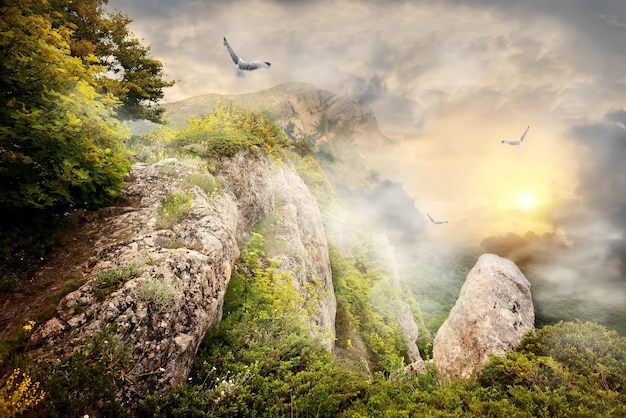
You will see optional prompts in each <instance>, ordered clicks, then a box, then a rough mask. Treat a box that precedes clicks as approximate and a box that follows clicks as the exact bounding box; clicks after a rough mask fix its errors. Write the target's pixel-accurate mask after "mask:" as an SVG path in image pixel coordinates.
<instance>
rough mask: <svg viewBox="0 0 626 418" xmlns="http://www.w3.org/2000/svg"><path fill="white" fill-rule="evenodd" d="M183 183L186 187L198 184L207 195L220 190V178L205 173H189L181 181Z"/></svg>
mask: <svg viewBox="0 0 626 418" xmlns="http://www.w3.org/2000/svg"><path fill="white" fill-rule="evenodd" d="M183 185H184V187H187V188H192V187H194V186H198V187H199V188H201V189H202V190H203V191H204V192H205V193H206V194H208V195H215V194H217V193H221V192H222V182H221V181H220V179H218V178H215V177H213V176H211V175H207V174H198V173H195V174H190V175H189V176H188V177H187V178H186V179H185V181H184V182H183Z"/></svg>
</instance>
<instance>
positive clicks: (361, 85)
mask: <svg viewBox="0 0 626 418" xmlns="http://www.w3.org/2000/svg"><path fill="white" fill-rule="evenodd" d="M346 85H347V90H348V96H349V97H350V98H352V99H353V100H356V101H357V102H359V103H370V102H373V101H375V100H377V99H380V98H381V97H382V96H383V95H384V94H385V93H386V92H387V85H386V84H385V82H384V80H383V79H382V78H381V77H380V76H379V75H377V74H374V75H373V76H371V77H369V78H365V77H359V76H354V77H351V78H349V79H348V80H346Z"/></svg>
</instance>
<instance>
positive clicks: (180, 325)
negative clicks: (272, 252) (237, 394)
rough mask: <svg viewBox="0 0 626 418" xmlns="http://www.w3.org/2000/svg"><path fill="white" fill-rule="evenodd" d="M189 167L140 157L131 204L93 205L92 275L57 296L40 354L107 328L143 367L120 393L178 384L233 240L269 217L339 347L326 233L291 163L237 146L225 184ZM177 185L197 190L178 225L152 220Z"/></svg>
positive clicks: (224, 282)
mask: <svg viewBox="0 0 626 418" xmlns="http://www.w3.org/2000/svg"><path fill="white" fill-rule="evenodd" d="M193 173H195V174H198V173H201V170H200V169H199V168H193V167H187V166H185V165H183V164H181V163H180V162H178V161H177V160H174V159H168V160H164V161H162V162H160V163H158V164H156V165H147V164H136V165H134V166H133V170H132V173H131V174H130V175H129V177H128V179H127V183H126V186H125V188H124V189H123V192H122V193H123V194H122V196H121V199H119V201H120V202H124V203H123V204H122V205H121V206H117V207H109V208H106V209H103V210H101V211H98V212H96V213H94V214H92V215H91V216H93V217H98V218H99V219H100V224H101V225H102V231H101V235H100V237H99V239H98V240H96V241H95V242H94V247H95V253H96V256H95V257H92V261H90V263H89V266H86V267H85V270H86V271H87V274H88V275H89V277H90V279H89V280H88V281H87V282H86V283H85V284H84V285H83V286H81V287H80V288H79V289H78V290H76V291H74V292H71V293H69V294H68V295H66V296H65V297H64V298H63V299H62V300H61V302H60V303H59V305H58V308H57V311H56V315H55V317H54V318H53V319H51V320H50V321H48V322H47V323H46V324H43V326H41V327H38V328H37V329H36V331H35V332H34V333H33V335H32V336H31V338H30V341H29V345H28V347H29V349H31V350H35V351H36V352H37V353H39V354H38V356H39V357H40V358H43V359H45V358H46V357H47V356H48V355H49V354H51V352H52V351H53V350H51V348H52V347H54V349H55V350H56V352H57V353H59V352H60V353H62V354H64V355H66V356H71V355H72V354H73V353H74V352H75V350H76V349H77V348H78V347H82V346H86V345H87V343H88V341H90V340H91V341H93V339H94V337H96V336H98V335H102V332H106V335H107V339H106V342H107V344H109V343H110V344H112V345H113V344H120V345H130V351H131V356H132V363H133V366H132V376H140V377H141V378H136V379H135V380H134V382H132V384H131V383H130V380H129V381H128V382H127V384H126V385H125V386H123V387H122V388H121V389H120V392H119V394H118V395H119V397H120V398H121V399H122V400H123V401H125V402H126V403H128V404H130V405H132V404H133V402H136V401H137V400H139V399H142V398H143V397H144V396H145V395H146V394H148V393H152V392H155V391H156V392H160V391H163V390H165V389H166V388H167V387H169V386H172V385H178V384H181V383H182V382H184V381H185V379H186V378H187V375H188V373H189V371H190V369H191V366H192V364H193V359H194V357H195V355H196V352H197V349H198V346H199V344H200V342H201V341H202V339H203V337H204V335H205V333H206V332H207V330H209V329H210V328H211V327H213V326H214V325H216V324H217V323H218V322H219V321H220V320H221V316H222V305H223V297H224V294H225V292H226V288H227V286H228V283H229V280H230V275H231V271H232V269H233V267H234V265H235V263H236V261H237V259H238V257H239V255H240V248H239V247H238V242H242V241H243V240H244V239H245V235H246V234H247V233H248V231H249V229H250V228H251V227H252V226H253V225H255V224H256V223H258V222H259V221H261V220H262V219H264V218H267V217H268V216H276V217H277V219H279V223H282V225H283V227H281V231H282V232H281V233H282V234H283V237H284V242H285V247H284V254H283V256H282V257H281V259H282V260H283V262H284V266H282V268H284V269H285V270H288V271H289V272H290V273H291V274H292V276H293V277H294V281H295V282H297V283H296V284H297V285H298V287H299V289H301V291H304V289H305V287H306V286H305V285H306V283H307V282H308V281H311V282H313V281H314V282H315V285H316V286H318V287H319V291H320V294H322V295H323V297H320V298H318V300H317V303H318V304H319V309H318V310H316V313H315V315H314V317H312V318H310V322H311V324H312V325H316V327H315V328H316V329H322V328H323V329H324V330H325V331H327V332H328V334H327V335H325V337H326V340H325V341H326V343H327V345H328V346H329V349H330V348H332V346H333V341H334V320H335V309H336V302H335V299H334V292H333V288H332V279H331V274H330V262H329V255H328V249H327V247H326V239H325V236H324V230H323V228H322V223H321V217H320V213H319V209H318V208H317V206H316V204H315V202H314V200H313V198H312V197H311V196H310V194H308V190H307V189H306V187H305V186H304V184H303V183H302V180H301V179H300V178H299V177H298V175H297V174H296V172H295V170H294V169H293V168H291V167H290V166H288V165H283V166H280V167H277V166H276V165H274V164H273V163H272V162H271V161H270V160H269V159H268V158H267V157H266V156H265V155H263V154H254V153H246V154H245V155H244V154H238V155H236V156H235V157H233V158H232V159H231V158H225V159H223V160H222V161H221V162H220V168H219V177H220V179H221V180H222V185H223V191H222V192H220V193H207V192H205V191H204V190H202V189H201V188H200V187H198V186H190V185H189V182H188V181H186V180H187V179H188V178H189V175H190V174H193ZM201 174H202V173H201ZM203 174H206V173H203ZM173 193H182V194H189V193H190V194H191V196H192V199H191V207H190V209H189V211H188V212H187V213H186V215H185V216H184V217H183V218H182V219H181V220H180V221H178V222H176V223H175V224H174V225H172V226H171V227H162V226H161V227H159V228H157V225H156V223H157V216H158V213H159V211H160V210H162V209H161V206H162V199H163V198H165V197H166V196H170V195H172V194H173ZM51 360H52V359H51Z"/></svg>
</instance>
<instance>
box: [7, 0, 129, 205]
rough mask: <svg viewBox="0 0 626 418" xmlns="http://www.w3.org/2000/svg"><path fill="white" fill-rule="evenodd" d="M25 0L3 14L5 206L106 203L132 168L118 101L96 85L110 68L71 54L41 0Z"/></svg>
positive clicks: (64, 34) (65, 34)
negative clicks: (40, 10)
mask: <svg viewBox="0 0 626 418" xmlns="http://www.w3.org/2000/svg"><path fill="white" fill-rule="evenodd" d="M17 3H19V4H14V5H9V6H3V7H2V8H1V17H0V52H1V53H2V56H3V60H2V61H1V63H0V134H1V136H0V207H2V208H4V209H9V210H12V209H13V210H15V209H20V208H36V209H42V208H60V209H63V208H67V207H71V206H94V205H101V204H103V203H105V202H106V201H107V200H108V199H109V198H111V197H114V196H116V195H117V194H118V192H119V189H120V187H121V185H122V182H123V179H124V176H125V174H126V172H127V170H128V168H129V163H128V160H127V158H126V156H125V152H124V148H123V144H122V141H123V140H124V139H125V138H126V137H127V132H126V130H125V129H123V127H122V126H121V125H120V124H119V122H117V121H116V120H115V119H113V118H111V116H112V112H113V110H114V105H115V101H114V99H113V97H111V96H110V95H102V94H99V93H98V92H97V91H96V89H95V88H94V82H95V80H97V79H98V77H101V75H102V73H103V72H104V68H103V67H100V66H98V65H85V64H84V62H83V60H81V59H79V58H76V57H73V56H71V54H70V47H69V42H70V35H71V33H70V30H69V29H68V28H67V27H59V28H54V27H53V25H52V22H51V20H50V16H49V15H45V14H38V13H35V12H34V11H35V10H36V8H37V7H39V6H40V3H39V2H36V1H31V0H24V1H19V2H17ZM44 3H45V2H44ZM88 59H90V60H92V61H94V60H95V58H94V57H93V56H90V58H88Z"/></svg>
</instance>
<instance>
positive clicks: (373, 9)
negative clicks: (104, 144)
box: [109, 0, 626, 301]
mask: <svg viewBox="0 0 626 418" xmlns="http://www.w3.org/2000/svg"><path fill="white" fill-rule="evenodd" d="M468 3H471V5H467V4H468ZM109 5H110V6H111V8H119V9H121V10H123V11H124V12H125V13H127V14H129V15H130V16H132V17H133V18H135V22H134V23H133V24H132V25H131V27H132V29H133V30H134V31H135V32H136V34H137V35H138V36H140V37H142V38H144V39H145V41H146V42H147V43H148V44H150V45H152V52H153V54H154V55H155V57H156V58H158V59H160V60H162V61H163V62H164V64H165V72H166V74H167V77H169V78H170V79H175V80H177V84H176V86H175V87H173V88H171V89H169V90H168V91H167V93H166V99H167V100H168V101H176V100H181V99H184V98H188V97H191V96H196V95H200V94H205V93H222V94H238V93H248V92H253V91H259V90H262V89H266V88H269V87H273V86H275V85H277V84H280V83H285V82H290V81H297V82H307V83H312V84H314V85H315V86H317V87H318V88H322V89H327V90H331V91H333V92H335V93H339V94H343V95H346V96H349V97H351V98H353V99H354V100H355V101H359V102H363V103H367V104H368V105H369V106H370V107H371V108H372V109H373V111H374V113H375V114H376V117H377V119H378V123H379V126H380V128H381V131H382V132H383V134H384V135H385V136H387V137H388V138H389V139H390V140H391V141H392V145H389V146H388V147H387V148H386V149H385V150H384V151H385V152H377V153H376V155H374V156H371V159H370V163H371V164H372V165H373V167H374V168H376V169H377V170H378V171H380V173H381V175H382V176H383V177H384V178H388V179H390V180H392V181H394V182H398V183H400V184H402V185H403V187H404V189H405V190H406V191H407V192H408V193H409V194H410V195H411V197H412V198H413V199H414V200H415V203H416V206H417V208H418V209H419V210H420V211H423V213H424V220H425V219H426V212H429V213H431V214H436V216H434V217H436V218H441V219H446V220H448V221H449V224H446V225H439V226H442V227H441V228H439V227H437V228H430V231H431V233H432V234H433V235H434V236H437V237H438V238H441V239H443V240H447V242H449V243H450V244H451V245H454V244H461V245H475V244H477V243H479V242H481V240H482V239H483V238H485V237H489V236H503V235H506V234H508V233H514V234H518V235H520V236H521V235H523V234H525V233H527V232H532V233H533V234H543V233H551V234H555V235H554V237H558V239H557V238H555V240H556V241H558V242H566V243H569V244H571V246H570V247H567V248H568V250H567V251H565V250H563V251H562V252H559V253H558V254H556V253H555V257H554V258H555V264H551V265H543V266H542V269H543V271H544V272H549V274H553V273H554V275H555V277H557V276H558V277H563V280H565V281H567V280H569V279H568V277H570V278H571V277H574V279H572V280H575V281H576V280H578V282H577V283H580V282H582V280H584V278H585V277H586V274H590V275H595V276H603V277H605V278H606V279H607V280H609V281H610V280H612V279H613V278H615V277H618V276H619V275H620V274H622V273H623V269H624V265H625V262H624V260H626V242H625V241H624V236H625V234H624V233H625V231H626V197H625V196H626V164H624V161H625V160H626V112H624V110H623V109H624V107H626V75H624V74H625V73H624V68H626V49H625V48H624V45H625V44H626V25H625V24H624V22H626V2H624V1H623V0H598V1H594V2H591V1H589V2H581V1H578V2H573V1H569V0H545V1H539V0H533V1H527V2H520V1H512V0H511V1H496V0H476V1H473V2H466V1H460V0H459V1H457V0H441V1H434V0H433V1H421V2H405V1H382V0H381V1H376V0H363V1H356V0H340V1H331V0H325V1H312V0H311V1H307V0H302V1H279V0H274V1H270V0H253V1H243V0H242V1H237V0H232V1H211V2H209V1H206V2H203V1H192V0H178V1H165V0H154V1H152V2H150V6H148V5H147V4H146V3H143V2H130V1H124V0H110V2H109ZM223 36H227V37H228V39H229V40H230V41H231V42H232V43H233V45H237V50H238V52H240V53H241V54H242V55H243V56H244V57H246V56H249V57H250V58H253V57H255V56H256V57H263V58H264V59H267V60H268V61H271V62H272V67H271V69H269V70H267V71H262V72H255V73H254V74H250V75H249V76H247V77H245V78H244V79H238V78H236V77H234V76H233V73H232V70H231V67H232V62H231V61H230V57H229V56H228V54H227V52H226V51H225V50H224V47H223V45H222V37H223ZM244 52H245V53H244ZM527 126H531V129H530V131H529V132H528V135H527V137H526V139H525V141H524V146H523V147H522V148H521V149H519V148H518V147H517V146H505V145H503V144H502V143H501V141H502V140H503V139H516V138H519V136H520V135H521V134H522V132H523V131H524V129H525V128H526V127H527ZM429 226H430V225H429ZM585 240H587V241H588V244H589V245H586V244H587V243H585ZM556 241H554V242H556ZM551 242H553V241H551ZM586 251H588V252H586ZM585 252H586V253H585ZM583 253H585V254H588V255H589V254H595V255H599V256H598V257H595V258H593V257H592V259H594V260H601V261H600V262H594V263H590V264H587V265H582V264H581V265H580V266H578V265H577V264H576V263H575V261H576V260H580V261H581V262H582V260H587V261H588V260H589V257H591V256H582V254H583ZM561 262H562V263H561ZM563 263H565V264H567V265H563ZM557 264H558V265H557ZM578 264H580V263H578ZM578 267H580V268H578ZM594 269H595V270H594ZM594 271H595V273H594ZM557 273H559V274H557ZM561 273H562V274H561ZM546 274H548V273H546ZM618 293H619V292H618ZM613 298H617V299H619V300H620V301H623V296H613Z"/></svg>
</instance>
